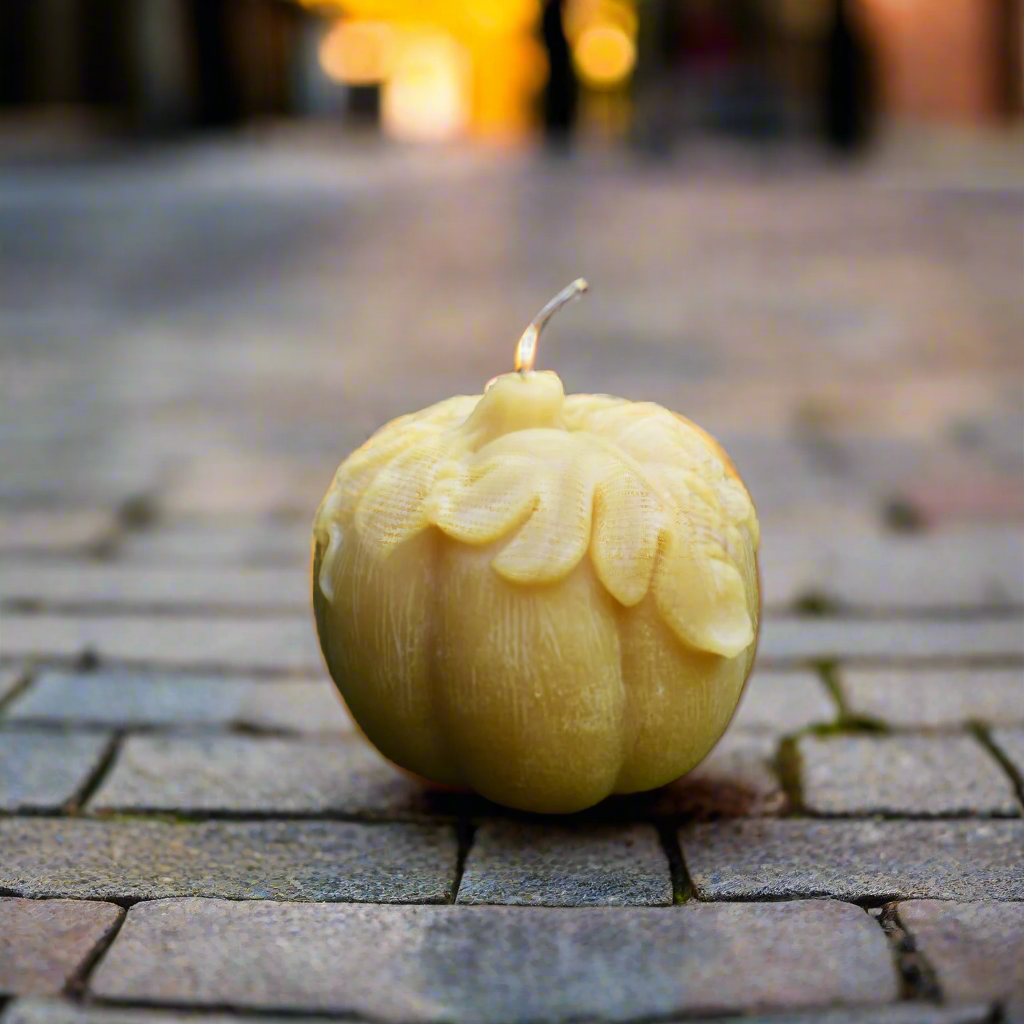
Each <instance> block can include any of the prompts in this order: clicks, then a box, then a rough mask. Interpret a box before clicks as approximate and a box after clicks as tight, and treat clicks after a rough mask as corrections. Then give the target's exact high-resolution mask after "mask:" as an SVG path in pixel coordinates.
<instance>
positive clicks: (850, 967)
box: [92, 900, 897, 1022]
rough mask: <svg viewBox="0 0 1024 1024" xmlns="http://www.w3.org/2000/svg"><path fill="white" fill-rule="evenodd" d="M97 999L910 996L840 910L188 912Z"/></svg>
mask: <svg viewBox="0 0 1024 1024" xmlns="http://www.w3.org/2000/svg"><path fill="white" fill-rule="evenodd" d="M783 937H784V938H785V941H781V940H782V939H783ZM153 949H161V950H163V951H164V952H163V955H162V956H161V957H159V958H154V957H153V956H152V950H153ZM523 979H529V981H528V983H526V984H523V983H521V981H522V980H523ZM92 990H93V991H94V992H95V993H96V994H97V995H98V996H100V997H102V998H106V999H130V1000H142V1001H153V1002H162V1001H169V1000H173V1001H174V1002H177V1003H181V1002H188V1003H194V1004H198V1005H219V1006H223V1005H236V1006H259V1007H263V1008H266V1009H271V1010H272V1009H275V1008H282V1009H284V1008H288V1009H292V1010H296V1011H301V1010H331V1011H332V1012H339V1013H350V1014H353V1015H356V1016H362V1015H365V1016H367V1017H371V1018H372V1019H374V1020H381V1021H408V1022H416V1021H432V1020H438V1019H443V1020H449V1021H453V1022H463V1021H465V1022H470V1021H475V1022H476V1021H478V1022H485V1021H504V1020H539V1019H561V1018H565V1017H570V1016H571V1017H574V1018H587V1019H593V1020H628V1019H630V1018H634V1017H636V1018H645V1017H656V1016H666V1017H667V1016H670V1015H671V1014H675V1013H684V1012H686V1013H690V1014H696V1013H700V1012H714V1011H722V1012H724V1011H728V1010H742V1009H752V1008H754V1007H758V1006H760V1007H766V1006H785V1007H790V1008H796V1007H813V1006H824V1005H828V1004H833V1003H835V1004H840V1005H842V1004H865V1003H867V1004H870V1003H885V1002H890V1001H892V1000H894V999H895V997H896V994H897V985H896V976H895V971H894V966H893V963H892V960H891V957H890V954H889V949H888V945H887V942H886V940H885V937H884V935H883V934H882V932H881V929H879V928H878V926H877V924H875V922H873V921H872V920H871V919H870V918H869V917H868V915H867V914H865V913H864V912H863V911H861V910H859V909H858V908H857V907H853V906H850V905H848V904H841V903H836V902H812V901H801V902H797V903H771V904H762V905H739V904H730V905H723V904H718V905H701V904H689V905H687V906H683V907H664V908H642V907H630V908H616V907H588V908H581V909H561V908H551V907H372V906H362V905H357V906H353V905H333V906H331V905H322V904H301V905H300V904H287V903H279V904H270V903H265V902H262V903H254V902H242V903H239V902H232V903H223V902H220V901H215V900H180V901H179V900H173V901H162V902H158V903H142V904H138V905H137V906H135V907H132V909H131V910H130V911H129V916H128V920H127V921H126V923H125V926H124V928H123V929H122V932H121V934H120V936H119V937H118V941H117V942H116V943H115V944H114V945H113V947H112V948H111V950H110V952H109V953H108V955H107V956H106V957H105V958H104V960H103V962H102V963H101V964H100V966H99V968H98V969H97V971H96V973H95V974H94V976H93V980H92Z"/></svg>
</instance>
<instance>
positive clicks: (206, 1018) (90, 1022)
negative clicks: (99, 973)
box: [0, 996, 1015, 1024]
mask: <svg viewBox="0 0 1024 1024" xmlns="http://www.w3.org/2000/svg"><path fill="white" fill-rule="evenodd" d="M259 1018H260V1021H263V1022H266V1024H285V1022H289V1024H317V1022H322V1021H324V1020H325V1019H330V1018H324V1017H304V1016H301V1015H293V1014H289V1015H288V1016H287V1017H282V1016H274V1015H272V1014H267V1013H261V1014H260V1015H259ZM991 1020H992V1008H991V1007H990V1006H987V1005H985V1004H979V1005H974V1006H945V1007H943V1006H935V1005H933V1004H928V1003H891V1004H889V1005H888V1006H875V1007H871V1008H870V1009H859V1010H858V1009H839V1010H810V1011H806V1012H793V1011H790V1012H788V1013H785V1014H784V1015H781V1014H778V1013H771V1014H767V1015H762V1014H755V1015H748V1014H744V1015H743V1017H742V1022H743V1024H989V1022H990V1021H991ZM195 1021H196V1014H195V1013H194V1012H191V1011H188V1010H166V1009H159V1010H149V1009H137V1008H134V1007H133V1008H127V1007H125V1008H121V1007H118V1006H116V1005H106V1006H100V1005H82V1004H78V1003H71V1002H68V1001H66V1000H61V999H53V998H49V999H47V998H39V997H31V996H30V997H27V998H24V999H18V1000H16V1001H14V1002H12V1003H11V1005H10V1006H9V1007H8V1008H7V1010H6V1011H5V1012H0V1024H194V1022H195ZM202 1021H203V1024H245V1022H251V1021H252V1014H229V1013H204V1014H203V1015H202ZM687 1021H688V1024H721V1021H722V1018H721V1017H714V1018H709V1017H700V1018H697V1017H688V1018H687ZM1014 1024H1015V1022H1014Z"/></svg>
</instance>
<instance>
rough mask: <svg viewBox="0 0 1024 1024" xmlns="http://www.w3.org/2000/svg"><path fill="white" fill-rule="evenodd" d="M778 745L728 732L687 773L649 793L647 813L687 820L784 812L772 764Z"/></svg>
mask: <svg viewBox="0 0 1024 1024" xmlns="http://www.w3.org/2000/svg"><path fill="white" fill-rule="evenodd" d="M777 752H778V740H777V738H776V737H775V736H773V735H770V734H764V733H757V732H748V731H745V730H740V729H730V730H729V731H728V732H726V733H725V735H724V736H723V737H722V738H721V739H720V740H719V741H718V743H717V745H716V746H715V748H714V749H713V750H712V751H711V753H710V754H708V756H707V757H706V758H705V759H704V760H703V761H702V762H701V763H700V764H699V765H698V766H697V767H696V768H694V769H693V771H691V772H690V773H689V774H687V775H684V776H683V777H682V778H681V779H679V780H678V781H676V782H673V783H671V784H670V785H668V786H665V787H664V788H663V789H660V790H656V791H655V792H654V793H652V794H651V800H652V803H651V812H652V813H655V814H678V815H685V816H687V817H692V818H720V817H725V818H736V817H751V816H754V817H756V816H758V815H763V814H778V813H780V812H781V811H783V810H785V808H786V794H785V793H784V792H783V789H782V785H781V783H780V780H779V776H778V774H777V773H776V771H775V768H774V762H775V758H776V754H777Z"/></svg>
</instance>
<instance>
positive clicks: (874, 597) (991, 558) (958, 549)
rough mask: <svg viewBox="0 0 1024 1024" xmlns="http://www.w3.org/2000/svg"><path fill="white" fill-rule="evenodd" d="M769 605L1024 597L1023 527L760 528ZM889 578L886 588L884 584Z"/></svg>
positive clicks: (952, 603)
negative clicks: (900, 532) (897, 531)
mask: <svg viewBox="0 0 1024 1024" xmlns="http://www.w3.org/2000/svg"><path fill="white" fill-rule="evenodd" d="M759 561H760V563H761V571H762V574H763V576H764V581H765V600H766V603H770V604H773V605H782V604H789V603H792V602H793V601H796V600H797V599H798V598H800V597H803V596H805V595H808V594H814V595H821V596H822V597H825V598H827V599H830V600H832V601H836V602H839V603H841V604H843V605H848V606H851V607H860V608H873V609H881V608H913V609H926V608H969V607H978V606H986V605H988V606H993V605H1020V604H1021V603H1022V602H1024V573H1021V571H1020V567H1021V565H1022V564H1024V543H1022V539H1021V535H1020V531H1019V530H1013V529H1000V528H998V527H989V528H988V529H985V530H978V529H975V530H946V531H940V532H934V533H922V534H918V535H915V536H903V537H896V536H893V535H891V534H889V535H884V534H881V533H866V532H860V531H851V530H843V531H834V532H832V533H824V532H823V533H821V534H818V535H815V536H808V534H807V532H806V531H796V530H792V529H787V528H782V529H779V530H776V531H768V530H765V531H763V533H762V550H761V551H760V552H759ZM880 581H884V586H883V585H880Z"/></svg>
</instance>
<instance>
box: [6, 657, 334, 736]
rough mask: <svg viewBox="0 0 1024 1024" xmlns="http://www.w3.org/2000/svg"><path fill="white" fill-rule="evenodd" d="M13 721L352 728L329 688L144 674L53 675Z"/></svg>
mask: <svg viewBox="0 0 1024 1024" xmlns="http://www.w3.org/2000/svg"><path fill="white" fill-rule="evenodd" d="M4 717H5V718H7V719H9V720H11V721H14V722H20V721H32V722H66V723H74V724H78V725H80V724H83V723H89V724H95V725H106V726H118V727H121V728H125V727H139V726H143V727H162V726H197V725H203V726H224V727H227V726H241V727H243V728H247V729H266V730H286V731H289V732H331V733H335V732H337V733H347V732H350V731H351V730H352V723H351V720H350V719H349V716H348V714H347V713H346V711H345V709H344V707H343V705H342V703H341V700H340V698H339V697H338V692H337V690H336V689H335V688H334V685H333V684H332V683H331V682H329V681H328V680H326V679H324V680H318V681H316V682H312V681H308V680H288V681H287V682H276V681H274V682H271V681H269V680H265V679H254V678H249V679H245V678H231V677H224V676H201V675H200V676H197V675H184V674H181V675H175V674H168V673H166V672H155V673H154V672H145V671H142V670H127V669H121V670H102V669H101V670H98V671H95V672H66V671H61V670H47V671H42V672H40V673H39V676H38V678H37V679H36V680H35V682H34V683H33V684H32V686H31V687H29V689H28V690H26V691H25V692H24V693H22V694H20V695H19V697H18V698H17V699H16V700H14V701H12V702H11V704H10V705H9V706H8V707H7V708H6V711H5V714H4Z"/></svg>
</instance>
